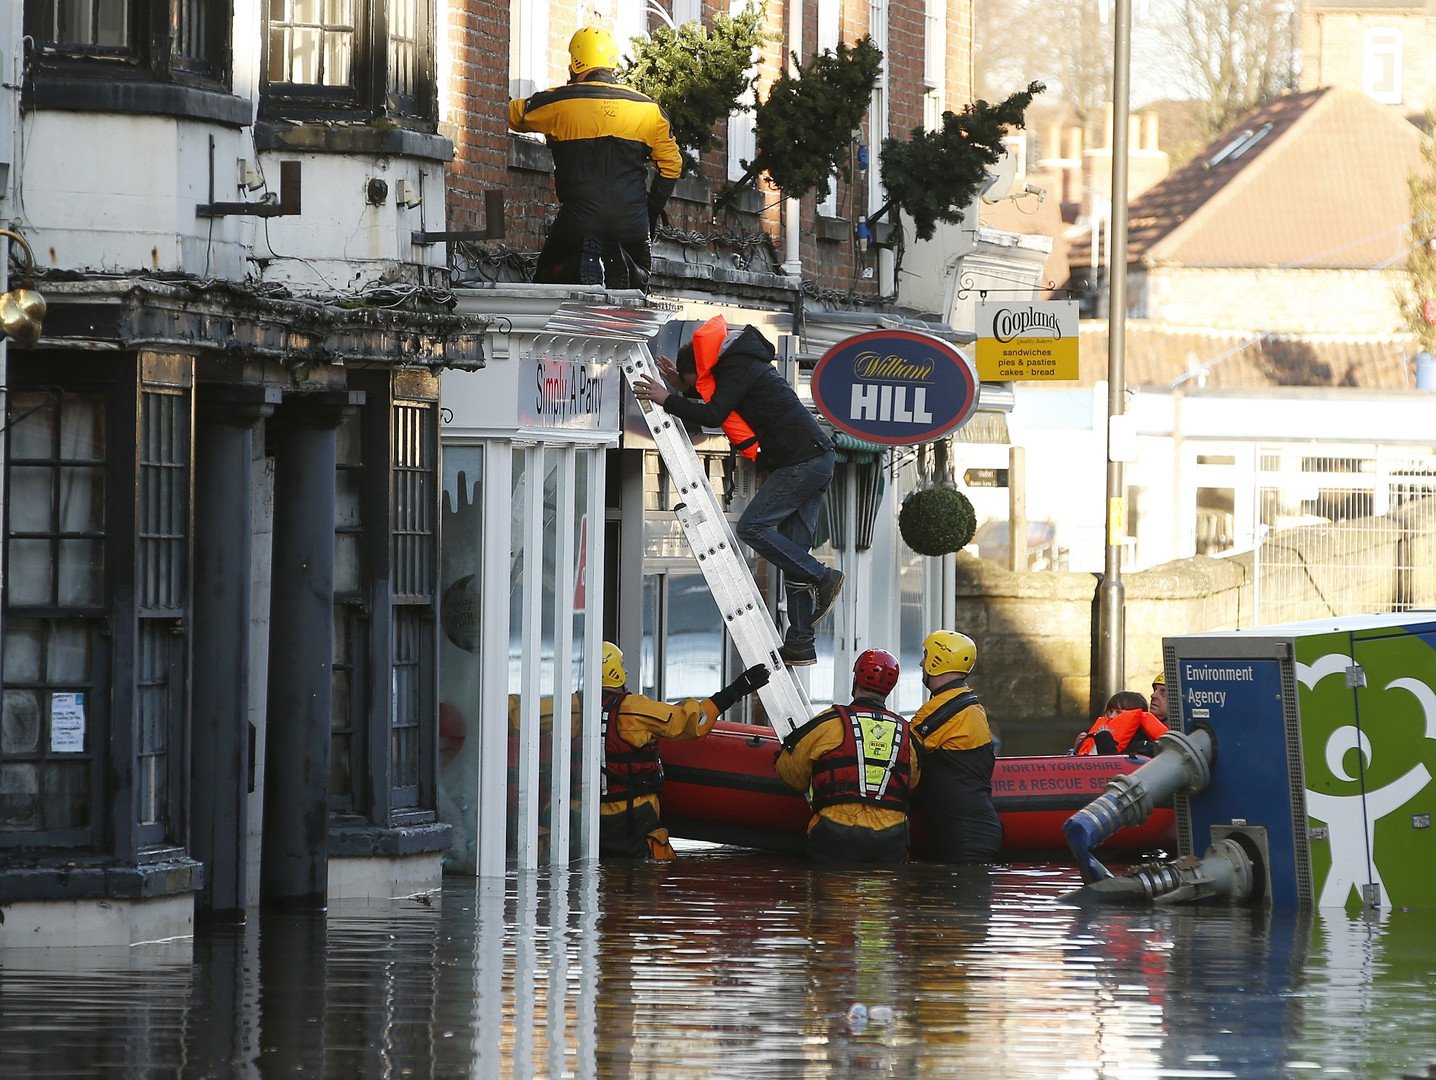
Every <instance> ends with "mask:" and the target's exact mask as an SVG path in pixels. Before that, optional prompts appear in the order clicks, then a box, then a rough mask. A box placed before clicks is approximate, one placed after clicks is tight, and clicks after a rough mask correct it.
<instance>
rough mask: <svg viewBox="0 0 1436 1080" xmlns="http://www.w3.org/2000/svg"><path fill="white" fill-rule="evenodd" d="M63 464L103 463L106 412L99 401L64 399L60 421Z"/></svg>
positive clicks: (81, 398)
mask: <svg viewBox="0 0 1436 1080" xmlns="http://www.w3.org/2000/svg"><path fill="white" fill-rule="evenodd" d="M60 458H61V460H63V461H95V462H99V461H104V460H105V410H104V403H103V402H102V401H101V400H100V398H99V397H93V396H92V397H67V398H65V402H64V411H63V412H62V413H61V418H60Z"/></svg>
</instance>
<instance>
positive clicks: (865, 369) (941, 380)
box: [812, 330, 978, 446]
mask: <svg viewBox="0 0 1436 1080" xmlns="http://www.w3.org/2000/svg"><path fill="white" fill-rule="evenodd" d="M812 392H813V402H814V404H816V405H817V407H818V411H819V412H820V413H822V415H823V416H825V417H826V418H827V419H828V420H829V421H831V422H832V424H833V426H834V427H836V428H837V429H838V430H839V431H842V432H845V433H846V434H848V435H851V436H853V437H854V438H857V439H863V440H866V441H867V442H875V443H885V444H887V445H889V446H909V445H913V444H916V443H924V442H931V441H932V440H933V439H936V438H938V437H939V436H942V435H946V434H947V433H948V432H950V431H955V430H956V429H958V428H960V427H962V425H963V424H965V423H967V422H968V420H970V419H971V418H972V415H973V413H975V412H976V411H977V393H978V382H977V372H976V371H975V370H974V369H973V366H972V363H971V361H969V360H968V359H967V357H966V356H964V355H963V354H962V353H961V352H959V351H958V349H957V348H956V347H955V346H953V345H952V344H951V343H950V342H947V341H944V340H943V339H942V338H939V337H934V336H933V335H931V334H922V333H917V332H915V331H911V330H869V331H867V332H866V333H862V334H854V335H853V336H852V337H849V338H846V339H844V340H842V341H840V342H838V343H837V344H836V345H834V346H833V347H832V348H831V349H829V350H828V351H827V352H825V353H824V354H823V356H822V359H820V360H819V361H818V365H817V367H815V368H814V369H813V379H812Z"/></svg>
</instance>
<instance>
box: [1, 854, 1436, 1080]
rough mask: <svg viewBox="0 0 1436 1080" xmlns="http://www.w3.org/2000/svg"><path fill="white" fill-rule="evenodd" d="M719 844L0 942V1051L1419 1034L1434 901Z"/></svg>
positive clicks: (1415, 1053)
mask: <svg viewBox="0 0 1436 1080" xmlns="http://www.w3.org/2000/svg"><path fill="white" fill-rule="evenodd" d="M1078 884H1079V881H1078V878H1077V876H1076V871H1075V870H1074V869H1073V868H1071V867H1065V866H1039V865H1007V866H998V867H974V868H942V867H929V866H921V865H915V866H910V867H904V868H902V869H900V870H895V871H847V872H842V871H831V870H828V871H810V870H808V869H807V868H806V867H805V866H804V865H803V864H801V863H799V862H796V861H792V860H787V859H781V858H776V857H769V856H759V855H753V854H749V853H736V852H733V851H731V850H729V849H711V850H699V851H690V852H686V853H685V854H684V855H683V857H682V858H681V859H680V860H679V861H678V862H677V863H674V864H670V865H648V864H639V865H622V864H620V865H614V864H605V865H603V866H595V867H589V868H583V869H578V870H574V871H571V872H564V873H553V874H540V875H517V876H510V877H509V878H508V879H506V880H503V879H493V880H486V881H479V882H475V881H474V880H472V879H461V878H455V879H451V880H449V881H448V882H447V884H446V886H445V889H444V891H443V893H442V895H441V896H438V897H435V898H434V899H433V901H432V902H431V903H428V904H423V903H418V902H414V901H408V902H403V903H394V904H380V905H360V906H349V905H342V906H335V907H333V908H331V910H330V911H329V912H328V913H327V915H325V914H317V915H296V914H269V913H265V914H263V915H262V916H256V917H255V918H253V919H251V920H250V922H249V923H248V924H247V925H244V926H218V927H217V926H205V927H203V928H201V929H200V931H199V932H198V934H197V936H196V938H195V939H194V940H193V941H184V942H175V943H170V944H165V945H158V946H143V947H136V948H133V949H129V950H116V951H109V950H13V951H10V952H8V953H0V1078H4V1080H12V1078H22V1077H23V1078H27V1080H28V1078H31V1077H143V1078H150V1077H186V1078H187V1077H245V1078H258V1077H262V1078H271V1077H291V1076H293V1077H344V1078H351V1077H386V1078H387V1077H395V1078H399V1077H420V1078H424V1077H476V1078H481V1080H488V1078H492V1077H520V1078H526V1077H561V1076H576V1077H602V1078H607V1077H622V1078H630V1077H632V1078H645V1080H647V1078H668V1077H676V1078H688V1077H693V1078H704V1080H707V1078H710V1077H742V1078H745V1080H747V1078H752V1080H757V1078H765V1077H773V1078H784V1080H787V1078H791V1077H805V1078H806V1077H850V1076H893V1077H997V1078H1014V1077H1015V1078H1025V1077H1033V1078H1037V1077H1041V1078H1043V1080H1050V1078H1077V1077H1243V1078H1245V1077H1252V1078H1259V1077H1283V1078H1286V1077H1308V1076H1310V1077H1315V1076H1356V1077H1372V1078H1381V1080H1397V1078H1398V1077H1400V1076H1401V1075H1402V1074H1403V1073H1420V1074H1421V1075H1423V1076H1424V1075H1425V1073H1426V1068H1427V1066H1428V1065H1429V1064H1431V1063H1433V1062H1436V1010H1433V1009H1432V1007H1431V1002H1432V999H1433V996H1436V918H1433V916H1432V914H1431V912H1429V911H1427V912H1420V913H1406V912H1394V913H1391V914H1389V915H1387V916H1385V917H1384V918H1377V919H1347V918H1344V917H1337V918H1334V919H1333V918H1327V917H1322V916H1302V915H1297V914H1294V913H1289V912H1288V913H1271V912H1252V911H1245V910H1233V909H1225V908H1222V909H1201V910H1197V909H1155V910H1154V909H1136V910H1132V909H1123V910H1115V911H1114V910H1104V911H1099V912H1090V911H1085V910H1083V909H1080V908H1077V907H1075V906H1072V905H1069V904H1066V903H1064V902H1063V898H1064V897H1065V896H1066V895H1067V894H1068V893H1070V892H1071V891H1072V890H1073V889H1074V888H1076V886H1077V885H1078Z"/></svg>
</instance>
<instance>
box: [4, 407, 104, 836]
mask: <svg viewBox="0 0 1436 1080" xmlns="http://www.w3.org/2000/svg"><path fill="white" fill-rule="evenodd" d="M9 404H10V407H9V411H8V417H9V420H8V424H7V427H6V435H7V442H8V450H7V452H8V455H9V463H10V467H9V492H8V495H9V499H8V501H7V506H8V508H9V520H8V528H7V532H6V543H5V556H6V567H5V570H6V573H5V580H6V584H7V587H8V591H7V596H6V610H5V652H4V684H5V685H4V707H3V714H0V845H4V846H10V845H12V844H25V843H33V844H44V845H46V846H83V845H87V844H89V843H90V842H92V840H93V838H94V833H95V829H96V827H97V826H98V825H99V824H100V823H99V822H96V821H95V820H94V819H93V816H92V810H91V808H92V801H93V794H94V792H95V791H96V790H98V787H99V784H100V778H101V775H102V773H103V768H104V765H105V760H104V748H105V745H106V742H107V734H106V733H107V725H106V723H105V721H106V715H105V705H106V702H107V701H108V698H109V694H108V690H109V687H108V685H106V683H105V680H104V672H103V668H102V664H101V656H100V649H99V647H98V646H99V643H100V642H101V640H102V638H101V632H102V630H103V628H104V623H105V618H104V616H105V614H106V612H105V610H104V608H103V601H104V591H105V590H104V584H105V571H106V563H105V535H106V516H105V496H106V493H107V484H106V474H105V469H104V457H105V437H106V422H107V410H106V402H105V400H104V398H103V397H102V396H101V395H99V394H81V393H67V394H64V395H59V394H56V393H54V392H52V391H50V390H18V391H15V392H13V393H12V394H11V395H10V402H9Z"/></svg>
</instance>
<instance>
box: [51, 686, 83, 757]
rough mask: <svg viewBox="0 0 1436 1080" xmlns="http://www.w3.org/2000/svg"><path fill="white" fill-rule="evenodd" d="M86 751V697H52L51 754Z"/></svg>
mask: <svg viewBox="0 0 1436 1080" xmlns="http://www.w3.org/2000/svg"><path fill="white" fill-rule="evenodd" d="M84 750H85V695H84V694H78V693H77V694H51V695H50V753H52V754H81V753H84Z"/></svg>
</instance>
